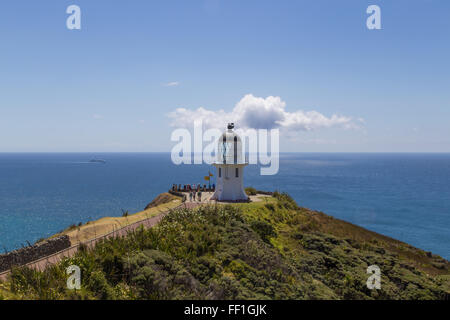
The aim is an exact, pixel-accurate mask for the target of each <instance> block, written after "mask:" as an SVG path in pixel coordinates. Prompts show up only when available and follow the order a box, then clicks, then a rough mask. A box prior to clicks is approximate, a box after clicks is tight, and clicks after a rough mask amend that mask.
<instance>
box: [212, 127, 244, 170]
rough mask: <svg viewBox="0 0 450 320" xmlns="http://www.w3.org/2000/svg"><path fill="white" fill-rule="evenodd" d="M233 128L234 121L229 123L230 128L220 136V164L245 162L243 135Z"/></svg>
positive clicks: (218, 161) (218, 155)
mask: <svg viewBox="0 0 450 320" xmlns="http://www.w3.org/2000/svg"><path fill="white" fill-rule="evenodd" d="M233 129H234V123H229V124H228V129H227V130H226V131H225V132H224V133H223V134H222V135H221V136H220V138H219V141H218V148H217V163H219V164H245V161H244V157H243V155H242V140H241V137H239V135H238V134H237V133H236V132H235V131H234V130H233Z"/></svg>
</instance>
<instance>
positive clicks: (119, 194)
mask: <svg viewBox="0 0 450 320" xmlns="http://www.w3.org/2000/svg"><path fill="white" fill-rule="evenodd" d="M102 155H103V156H104V157H102ZM92 156H95V157H97V156H98V157H101V158H102V159H105V160H106V162H107V163H106V164H95V163H94V164H93V163H89V160H90V159H91V158H92ZM210 169H211V171H212V172H213V173H214V171H213V170H212V167H211V166H209V165H206V164H202V165H178V166H176V165H174V164H172V163H171V160H170V153H169V152H145V153H137V152H111V153H108V152H96V153H93V152H71V153H64V152H58V153H54V152H51V153H50V152H43V153H0V176H2V180H1V181H0V203H1V209H0V247H3V248H5V249H6V250H13V249H16V248H19V247H20V246H22V245H23V244H25V243H26V241H29V242H34V241H36V240H37V239H40V238H45V237H49V236H51V235H53V234H55V233H57V232H59V231H61V230H63V229H65V228H66V227H68V226H70V225H72V224H78V223H79V222H83V223H85V222H87V221H91V220H96V219H98V218H101V217H104V216H121V215H122V211H129V212H130V213H134V212H138V211H140V210H142V209H143V208H144V207H145V206H146V205H147V204H148V203H149V202H150V201H151V200H153V198H155V197H156V196H157V195H158V194H160V193H163V192H166V191H167V190H168V189H169V187H170V186H171V185H172V184H173V183H177V184H189V183H202V178H203V177H204V176H205V175H206V172H208V170H210ZM448 179H450V154H448V153H414V154H412V153H318V152H311V153H298V152H296V153H292V152H286V153H284V152H283V153H280V171H279V173H278V174H277V175H274V176H261V175H259V166H258V165H250V166H248V167H247V168H246V169H245V171H244V184H245V186H246V187H248V186H252V187H254V188H256V189H259V190H265V191H275V190H279V191H282V192H287V193H289V194H290V195H291V196H292V197H293V198H294V199H295V200H296V201H297V203H298V204H299V205H300V206H303V207H307V208H310V209H313V210H317V211H322V212H324V213H326V214H329V215H331V216H333V217H336V218H339V219H342V220H345V221H348V222H351V223H354V224H356V225H359V226H362V227H364V228H367V229H369V230H372V231H375V232H378V233H381V234H384V235H386V236H390V237H392V238H396V239H398V240H401V241H404V242H407V243H409V244H411V245H413V246H416V247H419V248H421V249H424V250H426V251H432V252H433V253H436V254H439V255H441V256H443V257H445V258H447V259H449V258H450V235H449V233H448V230H447V229H446V227H445V226H448V225H449V224H450V221H449V220H450V190H449V187H448V184H447V181H448Z"/></svg>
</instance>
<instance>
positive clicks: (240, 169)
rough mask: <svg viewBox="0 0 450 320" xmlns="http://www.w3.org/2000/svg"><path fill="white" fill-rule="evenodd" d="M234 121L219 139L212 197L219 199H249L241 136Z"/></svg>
mask: <svg viewBox="0 0 450 320" xmlns="http://www.w3.org/2000/svg"><path fill="white" fill-rule="evenodd" d="M233 129H234V123H229V124H228V129H227V131H225V132H224V133H223V134H222V136H221V137H220V138H219V141H218V148H217V159H216V162H214V163H213V165H214V166H215V167H216V169H217V170H216V191H215V192H214V194H213V196H212V198H211V199H213V200H217V201H247V200H248V197H247V195H246V194H245V191H244V184H243V181H244V179H243V178H244V167H245V166H246V165H247V163H246V162H245V161H244V156H243V155H242V141H241V138H240V137H239V136H238V135H237V134H236V132H234V131H233Z"/></svg>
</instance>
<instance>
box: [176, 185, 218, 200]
mask: <svg viewBox="0 0 450 320" xmlns="http://www.w3.org/2000/svg"><path fill="white" fill-rule="evenodd" d="M215 189H216V185H215V184H212V185H210V186H207V185H206V184H204V185H201V184H200V183H199V184H192V185H191V184H185V185H181V184H179V185H177V184H175V183H174V184H173V185H172V191H174V192H189V201H190V202H192V201H198V202H202V192H207V191H209V192H214V191H215Z"/></svg>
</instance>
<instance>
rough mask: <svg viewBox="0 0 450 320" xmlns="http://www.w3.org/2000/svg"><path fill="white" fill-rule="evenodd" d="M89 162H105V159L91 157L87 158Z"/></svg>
mask: <svg viewBox="0 0 450 320" xmlns="http://www.w3.org/2000/svg"><path fill="white" fill-rule="evenodd" d="M89 162H93V163H106V161H105V160H102V159H91V160H89Z"/></svg>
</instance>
